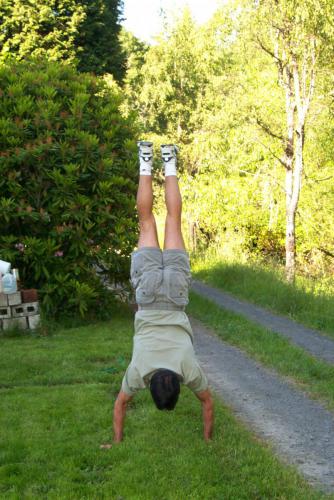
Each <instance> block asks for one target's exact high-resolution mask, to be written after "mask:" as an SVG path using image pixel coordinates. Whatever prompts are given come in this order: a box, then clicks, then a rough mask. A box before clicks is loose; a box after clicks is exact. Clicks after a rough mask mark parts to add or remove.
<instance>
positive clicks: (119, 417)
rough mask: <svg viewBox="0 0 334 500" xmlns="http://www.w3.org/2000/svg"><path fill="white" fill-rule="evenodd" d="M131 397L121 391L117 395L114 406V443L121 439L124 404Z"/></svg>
mask: <svg viewBox="0 0 334 500" xmlns="http://www.w3.org/2000/svg"><path fill="white" fill-rule="evenodd" d="M131 399H132V396H129V395H128V394H126V393H125V392H123V391H120V393H119V394H118V396H117V399H116V401H115V406H114V422H113V425H114V443H120V442H121V441H122V439H123V427H124V420H125V414H126V405H127V404H128V402H129V401H130V400H131Z"/></svg>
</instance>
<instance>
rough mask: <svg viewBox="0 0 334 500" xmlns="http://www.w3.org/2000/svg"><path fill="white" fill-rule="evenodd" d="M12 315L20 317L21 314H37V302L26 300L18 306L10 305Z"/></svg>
mask: <svg viewBox="0 0 334 500" xmlns="http://www.w3.org/2000/svg"><path fill="white" fill-rule="evenodd" d="M11 309H12V316H13V318H20V317H22V316H33V315H34V314H38V312H39V305H38V302H26V303H25V304H21V305H19V306H12V308H11Z"/></svg>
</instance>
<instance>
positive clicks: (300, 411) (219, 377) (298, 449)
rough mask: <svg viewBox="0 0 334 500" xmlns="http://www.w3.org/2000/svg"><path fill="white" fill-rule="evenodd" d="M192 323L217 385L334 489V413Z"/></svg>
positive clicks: (287, 453) (244, 415) (291, 457)
mask: <svg viewBox="0 0 334 500" xmlns="http://www.w3.org/2000/svg"><path fill="white" fill-rule="evenodd" d="M191 323H192V326H193V330H194V334H195V349H196V353H197V356H198V358H199V360H200V363H201V365H202V366H203V368H204V370H205V372H206V374H207V376H208V378H209V381H210V384H211V386H212V387H213V389H214V390H215V391H216V392H217V393H218V394H219V395H221V396H222V397H223V399H224V401H225V402H226V403H227V404H228V405H229V406H230V407H232V408H233V410H234V412H235V413H236V414H237V416H239V417H240V419H241V420H243V421H244V422H245V423H247V424H249V425H250V426H251V428H252V429H253V430H254V431H255V432H256V433H257V434H258V435H260V436H261V437H263V438H265V439H266V440H268V441H270V442H271V443H272V444H273V446H274V448H275V449H276V451H277V452H278V454H279V455H280V456H281V457H283V458H284V459H285V460H286V461H288V462H289V463H292V464H294V465H295V466H296V467H297V468H298V470H299V471H300V472H301V473H302V474H303V475H304V476H305V477H306V478H307V479H308V480H309V481H310V482H311V483H312V484H314V485H316V486H318V487H320V488H321V489H323V490H324V491H327V492H334V416H333V415H332V414H331V413H330V412H329V411H328V410H326V409H325V408H324V407H323V406H322V405H321V404H320V403H319V402H317V401H313V400H311V399H309V398H308V397H307V396H306V395H305V394H303V393H302V392H301V391H299V390H298V389H296V388H295V387H293V386H292V385H291V384H290V383H288V382H286V381H284V380H283V379H281V378H280V377H279V376H277V375H276V374H275V373H274V372H273V371H270V370H268V369H266V368H264V367H262V366H261V365H260V364H259V363H257V362H255V361H253V360H252V359H251V358H249V357H248V356H247V355H246V354H245V353H243V352H242V351H241V350H240V349H238V348H236V347H233V346H230V345H229V344H227V343H226V342H223V341H222V340H220V339H219V338H218V337H216V335H215V334H213V333H212V332H211V331H210V330H209V329H207V328H206V327H204V326H203V325H202V323H200V322H199V321H197V320H194V319H191Z"/></svg>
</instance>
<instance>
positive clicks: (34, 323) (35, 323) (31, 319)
mask: <svg viewBox="0 0 334 500" xmlns="http://www.w3.org/2000/svg"><path fill="white" fill-rule="evenodd" d="M27 320H28V325H29V328H30V330H34V329H35V328H38V327H39V324H40V321H41V317H40V315H39V314H35V315H34V316H27Z"/></svg>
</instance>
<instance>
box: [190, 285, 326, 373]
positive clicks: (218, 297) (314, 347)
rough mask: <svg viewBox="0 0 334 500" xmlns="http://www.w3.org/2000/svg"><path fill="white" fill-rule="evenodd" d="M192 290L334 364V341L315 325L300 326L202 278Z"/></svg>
mask: <svg viewBox="0 0 334 500" xmlns="http://www.w3.org/2000/svg"><path fill="white" fill-rule="evenodd" d="M192 289H193V290H194V291H195V292H197V293H198V294H199V295H202V296H203V297H205V298H207V299H210V300H212V301H213V302H215V303H216V304H218V305H219V306H221V307H223V308H225V309H227V310H229V311H233V312H235V313H237V314H241V315H243V316H245V317H246V318H247V319H249V320H251V321H253V322H254V323H258V324H260V325H262V326H264V327H265V328H268V329H269V330H272V331H273V332H275V333H279V334H280V335H283V336H284V337H287V338H289V339H290V340H291V341H292V342H293V343H294V344H296V345H298V346H300V347H302V348H303V349H305V351H308V352H309V353H311V354H313V356H315V357H317V358H319V359H321V360H324V361H326V362H327V363H331V364H334V341H333V340H331V339H329V338H327V337H325V336H323V335H321V334H319V333H318V332H316V331H315V330H312V329H311V328H307V327H306V326H303V325H300V324H298V323H296V322H295V321H293V320H291V319H288V318H286V317H284V316H279V315H277V314H273V313H271V312H269V311H267V310H266V309H263V308H262V307H259V306H254V305H253V304H250V303H249V302H246V301H243V300H239V299H236V298H234V297H233V296H232V295H230V294H229V293H226V292H222V291H221V290H217V289H216V288H213V287H212V286H209V285H206V284H204V283H202V282H200V281H196V280H194V281H193V285H192Z"/></svg>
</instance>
